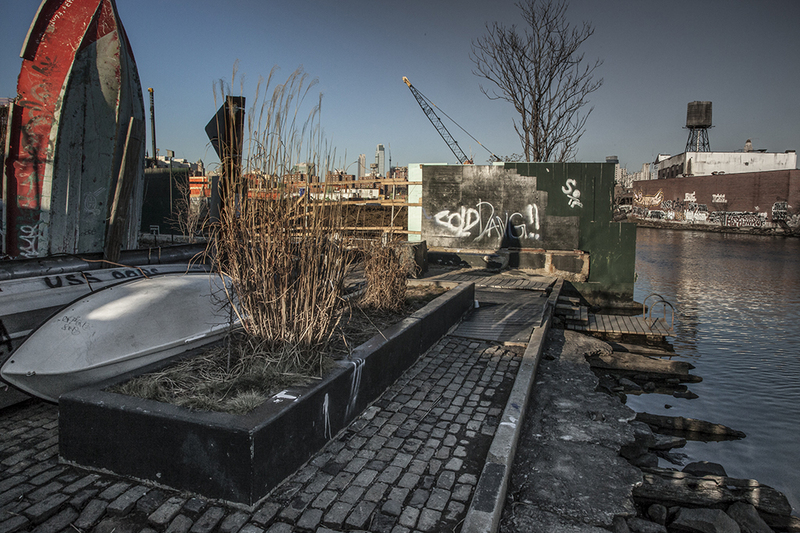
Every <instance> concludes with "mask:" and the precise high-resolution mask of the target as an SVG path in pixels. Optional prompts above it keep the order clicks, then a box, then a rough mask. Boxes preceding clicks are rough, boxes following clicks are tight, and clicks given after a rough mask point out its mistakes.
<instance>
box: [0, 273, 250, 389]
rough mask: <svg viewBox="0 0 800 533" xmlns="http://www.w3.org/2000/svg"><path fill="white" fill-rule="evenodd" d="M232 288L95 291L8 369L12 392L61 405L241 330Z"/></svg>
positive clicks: (37, 336)
mask: <svg viewBox="0 0 800 533" xmlns="http://www.w3.org/2000/svg"><path fill="white" fill-rule="evenodd" d="M229 291H230V282H229V281H228V280H224V278H222V277H221V276H219V275H218V274H207V273H206V274H164V275H161V276H156V277H152V278H145V279H139V280H135V281H130V282H127V283H121V284H119V285H113V286H110V287H107V288H105V289H102V290H99V291H97V292H93V293H91V294H89V295H87V296H84V297H82V298H80V299H78V300H75V301H74V302H73V303H71V304H69V305H67V306H66V307H64V308H63V309H62V310H61V311H59V312H58V313H56V314H55V315H53V316H52V317H51V318H50V319H49V320H48V321H46V322H45V323H44V324H42V325H41V326H40V327H39V328H38V329H36V330H35V331H34V332H33V333H32V334H31V335H30V336H29V337H28V338H27V339H26V340H25V341H24V342H23V343H22V344H21V345H20V346H19V347H18V348H17V349H16V350H15V351H14V352H13V353H12V354H11V357H9V359H8V360H7V361H6V362H5V364H3V366H2V368H1V369H0V377H2V379H3V380H4V381H6V382H8V383H10V384H11V385H13V386H14V387H17V388H18V389H21V390H23V391H25V392H27V393H29V394H32V395H34V396H38V397H40V398H42V399H45V400H49V401H52V402H57V401H58V397H59V396H60V395H61V394H63V393H65V392H67V391H70V390H74V389H77V388H81V387H84V386H87V385H90V384H94V383H100V382H102V381H105V380H108V379H110V378H113V377H116V376H119V375H121V374H124V373H128V372H132V371H136V370H139V369H142V368H144V367H147V366H149V365H152V364H154V363H157V362H159V361H163V360H165V359H168V358H171V357H174V356H176V355H179V354H181V353H183V352H185V351H187V350H191V349H193V348H196V347H198V346H201V345H203V344H206V343H209V342H212V341H214V340H217V339H219V338H221V337H222V336H224V335H225V334H226V333H227V332H228V331H229V330H230V329H231V328H233V327H234V326H236V325H237V324H238V318H237V316H236V314H235V313H234V312H233V311H232V308H231V306H230V305H229V304H228V296H227V293H228V292H229Z"/></svg>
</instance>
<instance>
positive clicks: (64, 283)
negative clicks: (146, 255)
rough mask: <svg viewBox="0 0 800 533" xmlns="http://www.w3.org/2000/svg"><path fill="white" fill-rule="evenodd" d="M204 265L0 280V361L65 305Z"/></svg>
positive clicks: (156, 266)
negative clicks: (104, 290) (105, 290)
mask: <svg viewBox="0 0 800 533" xmlns="http://www.w3.org/2000/svg"><path fill="white" fill-rule="evenodd" d="M207 270H208V267H206V266H205V265H186V264H185V263H183V264H179V263H176V264H163V265H152V266H144V267H123V268H104V269H96V270H85V271H82V272H71V273H64V274H50V275H47V276H34V277H29V278H21V279H13V280H5V281H0V364H2V363H3V362H4V361H5V360H6V359H7V358H8V356H9V355H10V354H11V352H12V351H13V350H14V349H15V348H16V347H17V346H19V345H20V344H21V343H22V341H23V340H24V339H25V337H27V336H28V335H30V334H31V332H32V331H33V330H34V329H36V328H37V327H38V326H40V325H41V324H42V323H44V322H45V321H46V320H47V319H48V318H50V316H51V315H52V314H53V313H55V312H57V311H58V310H59V309H61V308H62V307H64V306H65V305H67V304H69V303H71V302H73V301H74V300H76V299H78V298H80V297H82V296H85V295H87V294H89V293H91V292H95V291H98V290H100V289H102V288H105V287H108V286H109V285H116V284H118V283H123V282H126V281H132V280H134V279H138V278H144V277H152V276H157V275H161V274H168V273H195V272H199V273H202V272H206V271H207Z"/></svg>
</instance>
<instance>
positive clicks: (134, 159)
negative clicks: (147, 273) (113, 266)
mask: <svg viewBox="0 0 800 533" xmlns="http://www.w3.org/2000/svg"><path fill="white" fill-rule="evenodd" d="M143 143H144V121H142V120H139V119H137V118H134V117H131V119H130V121H129V122H128V133H127V136H126V138H125V149H124V151H123V152H122V162H121V164H120V168H119V177H118V178H117V187H116V190H115V191H114V197H113V199H112V202H111V206H110V214H109V219H108V226H107V228H106V242H105V246H104V248H103V259H104V260H106V261H108V262H109V263H117V262H119V256H120V251H121V250H122V241H123V239H124V235H125V226H126V223H127V221H128V209H129V207H130V200H131V194H132V192H133V189H134V185H135V184H136V180H137V179H139V176H138V175H137V174H138V170H139V160H140V158H141V148H142V144H143Z"/></svg>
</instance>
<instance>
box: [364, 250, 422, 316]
mask: <svg viewBox="0 0 800 533" xmlns="http://www.w3.org/2000/svg"><path fill="white" fill-rule="evenodd" d="M361 249H362V252H363V256H364V274H365V276H366V278H367V286H366V289H365V290H364V294H363V295H362V297H361V299H360V300H359V305H361V306H363V307H369V308H372V309H376V310H387V311H400V310H401V309H403V307H404V306H405V302H406V278H407V276H408V273H409V271H410V268H411V267H412V266H413V265H412V264H411V260H410V256H409V255H408V254H406V253H405V249H404V247H403V246H402V245H401V244H400V243H399V242H398V241H396V240H389V241H388V242H384V241H383V240H376V241H370V242H369V243H368V244H366V245H362V247H361Z"/></svg>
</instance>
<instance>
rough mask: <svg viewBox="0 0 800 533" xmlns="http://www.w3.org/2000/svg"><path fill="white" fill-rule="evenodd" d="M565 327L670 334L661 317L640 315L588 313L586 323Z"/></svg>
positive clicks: (594, 330)
mask: <svg viewBox="0 0 800 533" xmlns="http://www.w3.org/2000/svg"><path fill="white" fill-rule="evenodd" d="M566 327H567V329H572V330H575V331H587V332H590V333H604V334H609V335H645V336H660V337H669V336H672V335H673V333H672V330H671V329H670V325H669V323H667V322H666V321H665V320H664V319H663V318H658V319H656V318H648V319H645V318H644V317H642V316H641V315H636V316H622V315H593V314H591V313H589V316H588V321H587V323H586V324H579V323H567V325H566Z"/></svg>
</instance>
